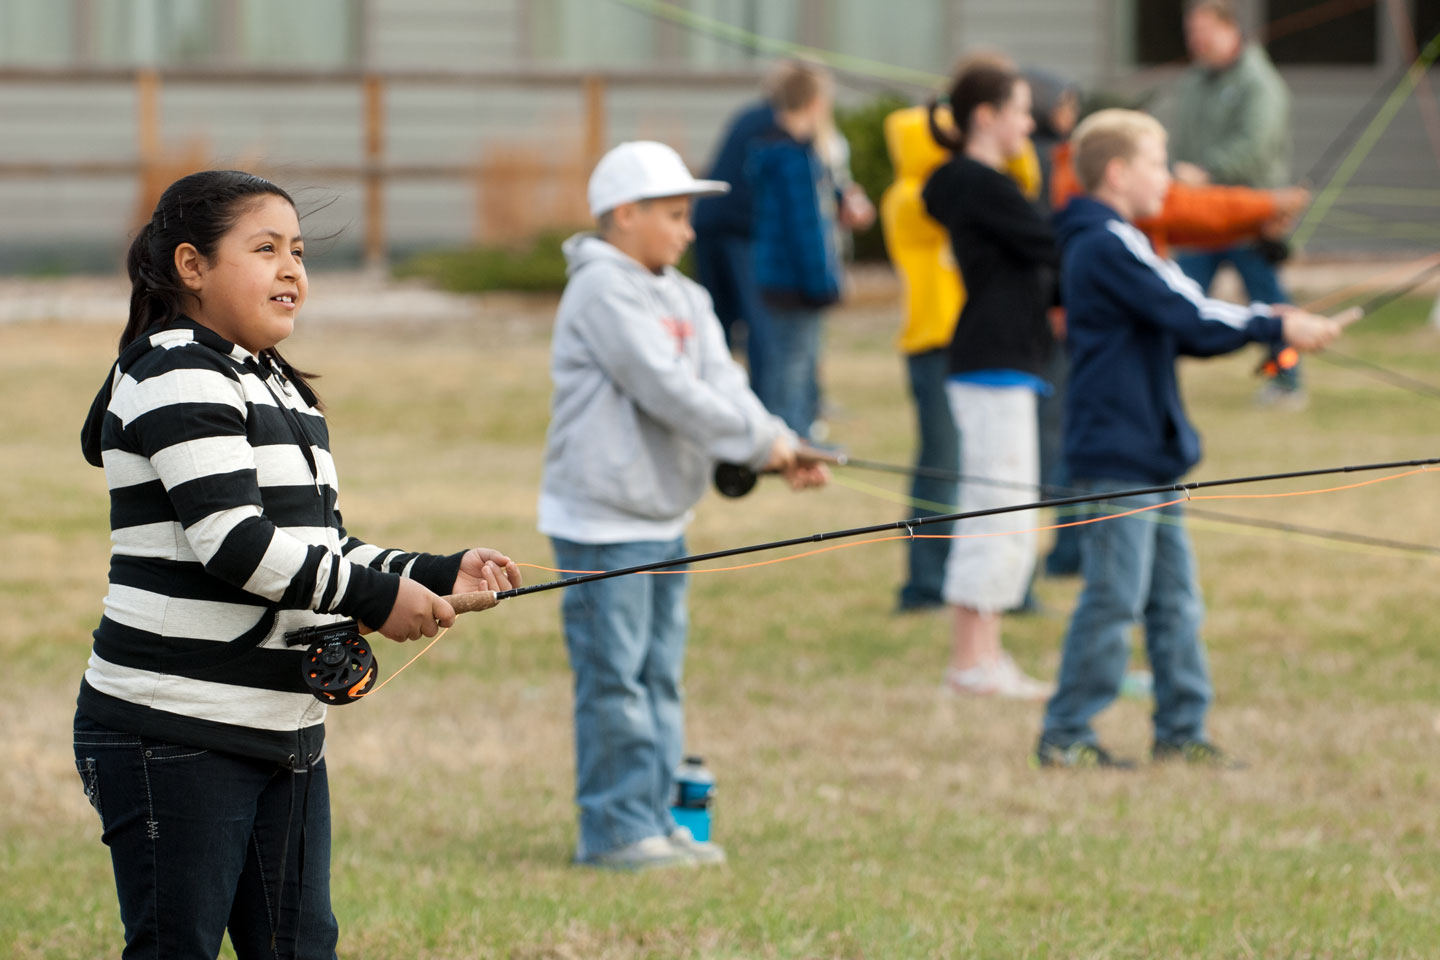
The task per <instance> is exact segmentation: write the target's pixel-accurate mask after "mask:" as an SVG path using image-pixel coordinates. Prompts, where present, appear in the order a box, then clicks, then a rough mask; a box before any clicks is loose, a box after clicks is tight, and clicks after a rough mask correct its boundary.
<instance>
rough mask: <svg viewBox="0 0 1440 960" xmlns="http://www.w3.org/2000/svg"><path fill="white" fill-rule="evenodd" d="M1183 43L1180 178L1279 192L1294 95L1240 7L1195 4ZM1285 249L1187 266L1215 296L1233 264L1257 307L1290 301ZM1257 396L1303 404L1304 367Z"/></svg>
mask: <svg viewBox="0 0 1440 960" xmlns="http://www.w3.org/2000/svg"><path fill="white" fill-rule="evenodd" d="M1185 43H1186V46H1187V47H1188V48H1189V50H1190V56H1191V58H1192V60H1193V61H1194V62H1193V65H1192V66H1191V67H1190V69H1189V70H1187V71H1186V72H1185V73H1184V74H1183V75H1182V76H1181V78H1180V81H1179V83H1178V85H1177V88H1176V104H1175V114H1174V120H1173V122H1172V124H1171V129H1170V155H1171V157H1172V158H1173V159H1174V161H1175V177H1176V179H1177V180H1180V181H1182V182H1186V183H1192V184H1206V183H1218V184H1227V185H1233V186H1245V187H1259V188H1274V187H1281V186H1285V185H1286V184H1287V183H1288V182H1289V176H1290V93H1289V91H1288V90H1287V89H1286V87H1285V81H1284V80H1282V79H1281V78H1280V74H1279V73H1277V72H1276V70H1275V66H1274V64H1272V63H1271V62H1270V58H1269V57H1268V56H1267V55H1266V54H1265V50H1264V48H1263V47H1261V46H1260V45H1259V44H1257V43H1248V42H1246V39H1245V35H1244V32H1243V30H1242V29H1241V27H1240V23H1239V20H1238V17H1237V14H1236V10H1235V3H1234V0H1192V2H1191V3H1190V4H1189V6H1188V7H1187V9H1186V13H1185ZM1284 255H1285V251H1284V248H1283V245H1282V244H1278V243H1266V242H1261V243H1260V244H1253V243H1251V244H1245V245H1242V246H1237V247H1230V248H1227V249H1223V250H1203V251H1190V252H1188V253H1187V254H1185V255H1183V256H1180V257H1177V258H1176V259H1177V261H1178V262H1179V264H1180V268H1181V269H1182V270H1184V271H1185V273H1186V274H1187V275H1189V276H1190V278H1191V279H1193V280H1195V282H1196V283H1198V284H1200V286H1201V288H1202V289H1205V290H1208V289H1209V288H1210V284H1211V281H1213V280H1214V278H1215V273H1216V271H1218V270H1219V269H1220V266H1221V265H1222V264H1224V263H1227V262H1228V263H1230V264H1231V265H1233V266H1234V267H1235V270H1236V271H1237V272H1238V273H1239V274H1240V278H1241V280H1242V281H1243V282H1244V284H1245V291H1246V293H1247V295H1248V296H1249V299H1250V300H1251V301H1256V302H1259V303H1286V302H1289V299H1290V298H1289V297H1288V296H1287V295H1286V293H1285V291H1284V289H1283V288H1282V287H1281V286H1280V279H1279V277H1278V276H1277V275H1276V271H1275V266H1276V264H1277V263H1278V262H1279V261H1280V260H1282V259H1283V258H1284ZM1268 366H1269V367H1271V368H1273V370H1274V376H1273V378H1272V379H1271V380H1270V381H1269V382H1268V383H1267V384H1266V386H1265V388H1264V389H1263V390H1262V391H1261V393H1260V397H1259V399H1260V402H1261V403H1262V404H1263V405H1274V406H1280V407H1285V408H1289V409H1298V408H1299V407H1302V406H1304V403H1305V395H1304V393H1303V391H1302V390H1301V387H1300V377H1299V373H1300V371H1299V368H1298V367H1291V368H1289V369H1283V368H1282V365H1281V364H1280V363H1279V362H1277V361H1275V360H1274V359H1273V358H1272V362H1271V363H1270V364H1269V365H1268Z"/></svg>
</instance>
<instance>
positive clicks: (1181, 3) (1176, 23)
mask: <svg viewBox="0 0 1440 960" xmlns="http://www.w3.org/2000/svg"><path fill="white" fill-rule="evenodd" d="M1184 11H1185V0H1135V7H1134V19H1133V24H1134V43H1135V47H1134V49H1135V62H1136V63H1138V64H1143V65H1145V66H1153V65H1156V64H1162V63H1183V62H1185V61H1186V60H1188V59H1189V55H1188V54H1187V53H1186V52H1185V15H1184Z"/></svg>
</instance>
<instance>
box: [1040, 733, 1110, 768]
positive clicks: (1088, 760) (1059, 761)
mask: <svg viewBox="0 0 1440 960" xmlns="http://www.w3.org/2000/svg"><path fill="white" fill-rule="evenodd" d="M1030 766H1032V767H1034V768H1036V769H1039V768H1040V767H1074V768H1077V769H1086V768H1092V767H1093V768H1101V767H1103V768H1107V769H1110V770H1133V769H1134V767H1135V762H1134V761H1133V760H1121V759H1119V758H1117V757H1113V756H1111V755H1110V751H1109V750H1106V749H1105V748H1104V747H1102V746H1100V744H1098V743H1072V744H1070V746H1068V747H1062V746H1060V745H1059V744H1055V743H1048V742H1046V741H1045V740H1041V741H1040V743H1039V744H1038V745H1037V746H1036V747H1035V753H1034V754H1033V755H1032V756H1031V757H1030Z"/></svg>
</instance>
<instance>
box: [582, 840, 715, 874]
mask: <svg viewBox="0 0 1440 960" xmlns="http://www.w3.org/2000/svg"><path fill="white" fill-rule="evenodd" d="M575 862H576V863H578V864H580V865H581V866H585V867H599V868H600V869H602V870H649V869H651V868H653V867H693V866H694V865H695V864H696V862H697V861H696V859H695V857H693V856H691V855H690V854H689V853H688V852H686V851H685V850H682V849H680V848H679V847H677V846H676V845H675V844H673V843H671V842H670V840H669V838H668V837H646V838H645V839H644V840H637V841H635V842H634V843H627V844H626V845H625V846H623V847H616V848H615V849H613V850H606V851H605V852H604V853H598V854H596V855H595V856H593V857H592V856H586V857H583V858H581V859H578V860H576V861H575Z"/></svg>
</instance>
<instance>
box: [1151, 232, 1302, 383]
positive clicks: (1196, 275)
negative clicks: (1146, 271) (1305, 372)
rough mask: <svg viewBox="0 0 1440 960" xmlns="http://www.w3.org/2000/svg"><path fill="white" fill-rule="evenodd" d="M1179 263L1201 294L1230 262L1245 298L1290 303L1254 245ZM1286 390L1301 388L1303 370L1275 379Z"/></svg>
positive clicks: (1293, 369)
mask: <svg viewBox="0 0 1440 960" xmlns="http://www.w3.org/2000/svg"><path fill="white" fill-rule="evenodd" d="M1175 262H1176V263H1177V264H1179V266H1180V269H1181V270H1183V271H1185V275H1186V276H1187V277H1189V278H1190V279H1191V280H1194V281H1195V282H1196V283H1198V284H1200V289H1201V290H1206V291H1208V290H1209V289H1210V285H1211V284H1212V283H1214V282H1215V274H1216V273H1218V272H1219V270H1220V267H1221V265H1222V264H1224V263H1226V262H1229V264H1230V265H1231V266H1233V267H1234V268H1235V272H1236V273H1238V274H1240V281H1241V282H1242V283H1243V284H1245V295H1246V296H1248V297H1249V298H1250V299H1251V300H1252V301H1255V302H1258V303H1289V302H1290V296H1289V294H1287V293H1286V292H1285V289H1284V288H1283V287H1282V286H1280V274H1279V273H1278V272H1277V271H1276V270H1275V265H1274V264H1273V263H1271V262H1270V261H1269V260H1266V259H1265V258H1264V257H1263V256H1261V255H1260V250H1259V248H1257V247H1255V246H1254V245H1253V244H1252V245H1247V246H1241V247H1230V248H1229V249H1226V250H1211V251H1206V252H1203V253H1187V254H1184V255H1182V256H1179V257H1176V258H1175ZM1275 380H1276V382H1278V383H1279V384H1280V385H1281V386H1282V387H1284V388H1286V389H1289V390H1296V389H1299V387H1300V366H1299V365H1298V364H1297V365H1295V366H1293V367H1291V368H1290V369H1289V370H1281V371H1280V372H1279V374H1277V375H1276V377H1275Z"/></svg>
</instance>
